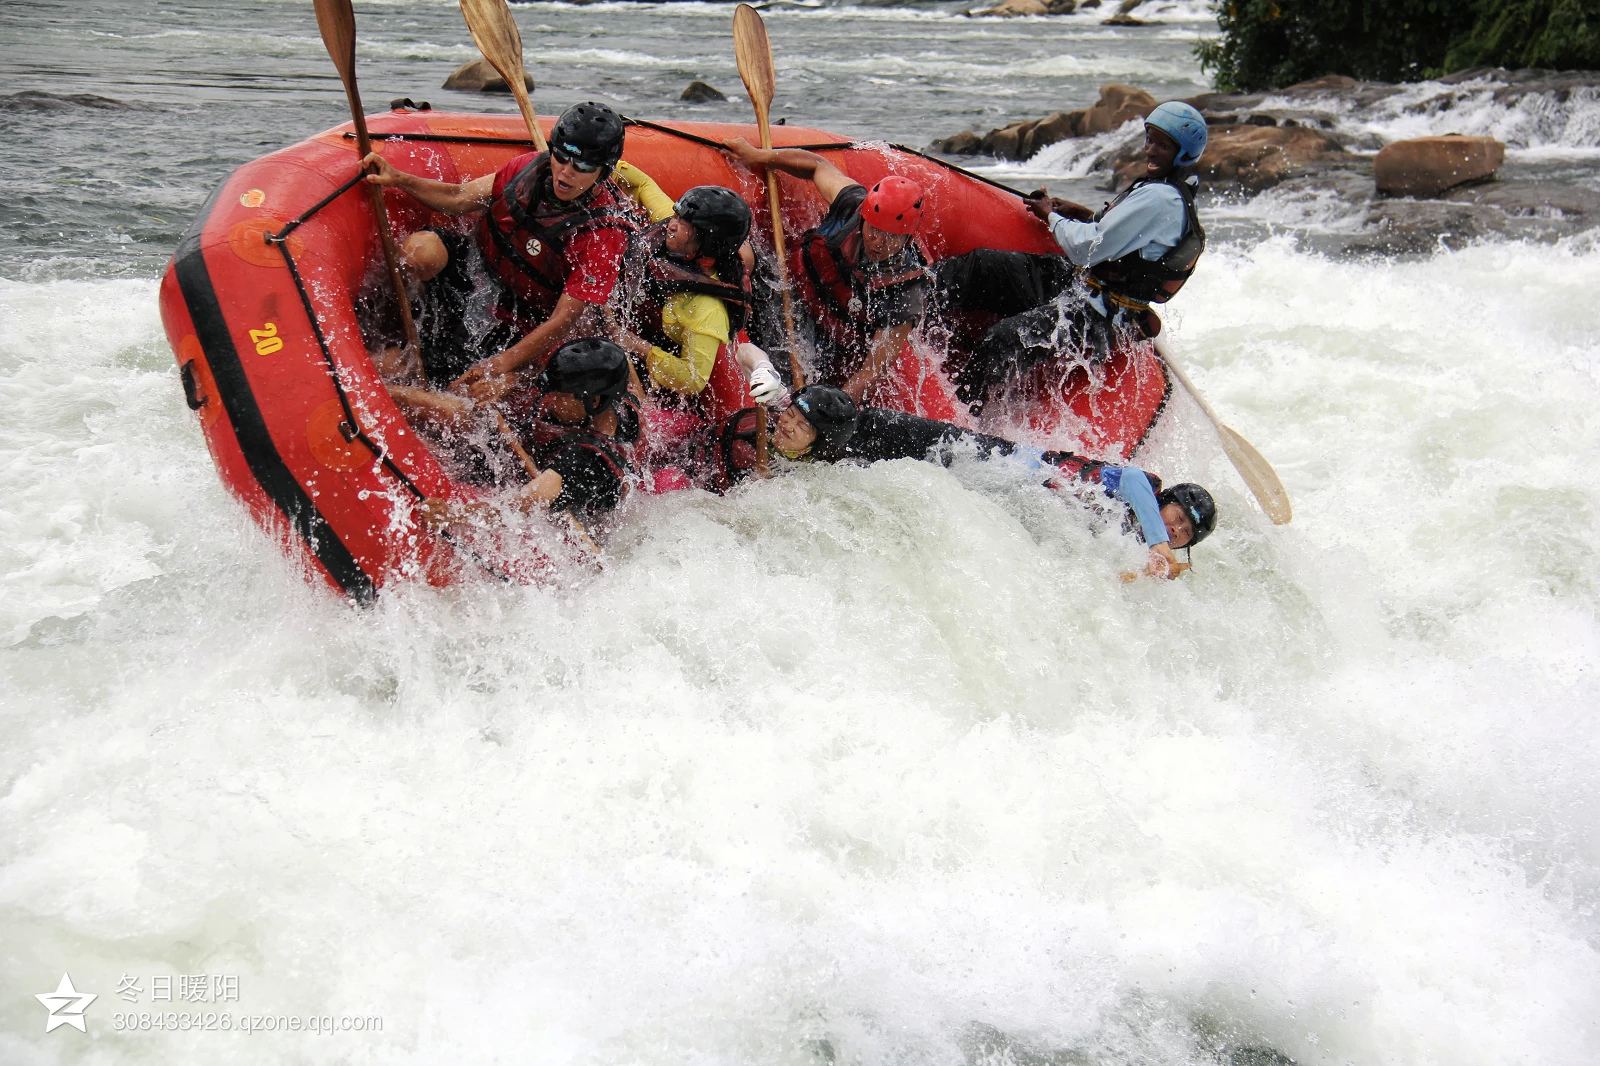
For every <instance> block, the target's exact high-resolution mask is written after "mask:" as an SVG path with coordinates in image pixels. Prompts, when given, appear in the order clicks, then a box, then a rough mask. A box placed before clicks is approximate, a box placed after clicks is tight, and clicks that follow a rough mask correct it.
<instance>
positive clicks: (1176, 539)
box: [686, 385, 1217, 580]
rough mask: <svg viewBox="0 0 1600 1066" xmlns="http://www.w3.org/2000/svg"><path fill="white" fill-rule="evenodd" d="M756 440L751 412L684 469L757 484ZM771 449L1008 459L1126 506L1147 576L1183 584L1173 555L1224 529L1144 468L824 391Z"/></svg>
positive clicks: (724, 484)
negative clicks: (1144, 554) (1144, 550)
mask: <svg viewBox="0 0 1600 1066" xmlns="http://www.w3.org/2000/svg"><path fill="white" fill-rule="evenodd" d="M755 436H756V434H755V411H754V409H753V408H752V409H747V410H744V411H739V412H737V413H736V414H734V415H731V416H730V417H728V418H727V419H725V420H724V421H723V422H722V423H720V424H718V425H712V426H707V427H705V428H704V429H703V430H701V431H700V432H699V433H698V434H697V435H696V436H695V438H694V440H693V442H692V447H691V453H690V456H689V459H688V462H687V463H686V466H687V468H688V473H689V475H690V477H691V479H693V480H694V482H695V483H696V484H698V485H699V486H700V487H702V488H705V489H708V490H710V491H712V492H726V491H727V490H728V489H729V488H730V487H732V486H733V485H734V484H736V483H738V482H739V481H742V480H743V479H745V478H747V477H749V476H750V473H751V472H752V470H753V469H754V468H755ZM772 444H773V447H774V448H776V449H777V451H778V452H779V454H780V455H782V456H783V457H784V458H786V459H789V460H793V461H798V462H807V461H819V460H820V461H838V460H851V459H853V460H858V461H862V462H869V463H870V462H878V461H881V460H888V459H920V460H924V461H929V462H937V463H940V464H941V465H944V466H949V465H950V464H951V463H952V462H953V461H954V460H955V458H956V456H957V455H958V454H961V453H962V452H964V451H965V452H969V453H972V454H975V455H976V456H978V457H979V458H983V459H990V458H994V457H997V456H1004V457H1008V458H1009V460H1010V461H1012V462H1019V463H1022V464H1023V465H1024V467H1025V468H1026V469H1027V470H1028V471H1029V472H1030V473H1040V474H1045V475H1046V476H1047V478H1048V480H1047V481H1046V482H1045V484H1046V485H1048V486H1050V487H1051V488H1054V489H1057V490H1061V489H1068V488H1070V489H1072V490H1073V491H1074V494H1075V495H1077V496H1078V497H1079V498H1080V499H1083V500H1085V502H1088V503H1089V504H1090V505H1091V506H1096V507H1098V506H1099V505H1100V504H1101V503H1102V502H1104V501H1105V499H1106V498H1107V497H1109V498H1110V499H1111V500H1113V501H1115V502H1116V503H1117V504H1120V505H1121V507H1122V508H1123V509H1124V515H1123V523H1122V525H1123V531H1124V532H1127V533H1132V534H1133V535H1134V536H1137V537H1138V538H1139V539H1140V540H1141V541H1142V542H1143V543H1144V544H1145V545H1146V546H1147V547H1148V549H1149V559H1148V560H1147V562H1146V564H1145V573H1147V574H1149V575H1151V576H1153V577H1165V578H1175V577H1177V576H1178V575H1180V574H1182V573H1183V572H1184V571H1185V570H1187V569H1189V563H1188V562H1187V561H1185V562H1179V561H1178V558H1177V556H1175V555H1174V554H1173V552H1174V551H1175V550H1177V549H1180V548H1181V549H1184V550H1185V554H1187V550H1188V549H1190V548H1193V547H1194V546H1195V545H1196V544H1199V543H1200V542H1201V541H1203V540H1205V539H1206V537H1208V536H1210V535H1211V532H1212V530H1213V529H1215V528H1216V524H1217V506H1216V502H1215V501H1214V500H1213V499H1212V498H1211V494H1210V493H1209V492H1207V491H1206V490H1205V489H1204V488H1203V487H1201V486H1199V485H1195V484H1192V483H1185V484H1181V485H1174V486H1173V487H1172V488H1170V489H1163V488H1162V487H1161V480H1160V478H1157V477H1156V476H1155V475H1153V474H1147V473H1146V472H1145V471H1143V470H1141V469H1140V468H1139V467H1136V466H1115V465H1112V464H1110V463H1102V462H1098V461H1096V460H1093V459H1085V458H1083V457H1082V456H1079V455H1074V454H1073V453H1071V452H1063V451H1050V452H1047V451H1040V450H1039V449H1037V448H1029V447H1027V446H1025V445H1020V444H1017V443H1016V442H1015V441H1009V440H1006V439H1004V438H1003V437H996V436H991V435H989V434H985V433H975V432H973V431H971V430H967V429H962V428H961V427H960V426H953V425H951V424H950V423H948V422H936V421H934V420H933V419H930V418H921V417H918V416H917V415H913V414H907V413H906V412H904V411H891V410H888V409H885V408H878V407H866V408H857V407H856V405H855V404H854V403H853V402H852V401H851V399H850V397H849V396H847V395H845V394H844V393H843V392H841V391H840V390H838V389H834V388H830V387H828V386H825V385H809V386H807V387H806V388H803V389H801V390H800V391H799V392H797V393H795V395H794V402H793V403H792V404H790V405H789V406H788V407H787V408H785V409H784V410H783V411H782V412H781V413H780V414H779V415H778V417H777V419H776V422H775V426H774V430H773V434H772ZM1094 490H1098V491H1097V492H1096V491H1094ZM1097 497H1098V498H1097ZM1133 576H1136V575H1131V574H1126V575H1124V579H1125V580H1126V579H1129V578H1131V577H1133Z"/></svg>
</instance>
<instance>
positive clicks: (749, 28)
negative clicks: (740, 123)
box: [733, 4, 778, 125]
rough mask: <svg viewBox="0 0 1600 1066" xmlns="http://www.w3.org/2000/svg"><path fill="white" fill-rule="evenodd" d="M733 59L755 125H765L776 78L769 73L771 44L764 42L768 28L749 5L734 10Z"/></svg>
mask: <svg viewBox="0 0 1600 1066" xmlns="http://www.w3.org/2000/svg"><path fill="white" fill-rule="evenodd" d="M733 56H734V59H735V60H736V61H737V62H738V64H739V77H740V78H741V79H743V81H744V88H745V92H747V93H749V94H750V102H751V103H752V104H754V105H755V109H756V121H757V122H758V123H760V124H761V125H766V121H767V113H768V111H769V110H770V109H771V107H772V96H773V94H774V93H775V92H777V85H778V78H777V74H776V73H775V72H774V71H773V69H772V42H770V41H768V40H767V24H766V23H764V22H762V21H761V15H760V13H759V12H757V11H756V9H755V8H753V7H751V6H750V5H749V4H740V5H739V6H738V7H736V8H734V10H733Z"/></svg>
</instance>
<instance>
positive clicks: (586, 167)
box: [550, 145, 601, 174]
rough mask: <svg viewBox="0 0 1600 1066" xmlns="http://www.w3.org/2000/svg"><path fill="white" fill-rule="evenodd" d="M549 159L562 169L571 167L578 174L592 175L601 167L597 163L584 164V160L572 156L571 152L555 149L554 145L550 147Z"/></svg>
mask: <svg viewBox="0 0 1600 1066" xmlns="http://www.w3.org/2000/svg"><path fill="white" fill-rule="evenodd" d="M550 158H551V159H554V160H555V161H556V162H557V163H560V164H561V165H562V166H564V167H571V168H572V169H573V170H576V171H577V172H578V173H579V174H593V173H594V172H595V171H597V170H599V169H600V166H601V164H599V163H588V162H585V161H584V160H582V159H579V158H578V157H577V156H575V155H573V154H572V153H571V152H567V151H564V150H562V149H560V148H557V147H556V146H555V145H551V146H550Z"/></svg>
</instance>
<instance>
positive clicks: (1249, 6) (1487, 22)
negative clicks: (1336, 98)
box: [1195, 0, 1600, 91]
mask: <svg viewBox="0 0 1600 1066" xmlns="http://www.w3.org/2000/svg"><path fill="white" fill-rule="evenodd" d="M1215 7H1216V11H1217V21H1218V23H1219V24H1220V25H1221V27H1222V36H1221V37H1219V38H1215V39H1212V40H1209V41H1202V42H1201V43H1200V44H1199V45H1197V46H1196V47H1195V52H1196V54H1197V55H1199V57H1200V62H1201V65H1202V67H1203V68H1204V69H1206V70H1209V71H1212V72H1213V77H1214V80H1215V82H1216V86H1217V88H1218V89H1222V90H1225V91H1226V90H1233V91H1251V90H1256V89H1275V88H1282V87H1283V86H1285V85H1292V84H1294V83H1295V82H1299V81H1306V80H1308V79H1311V78H1318V77H1321V76H1323V75H1325V74H1348V75H1350V76H1351V77H1355V78H1362V79H1366V80H1372V81H1416V80H1418V79H1419V78H1427V77H1436V76H1438V75H1440V74H1445V73H1449V72H1450V71H1453V70H1462V69H1465V68H1467V67H1473V66H1505V67H1552V68H1555V69H1558V70H1559V69H1567V70H1570V69H1589V70H1592V69H1600V0H1475V2H1462V0H1215Z"/></svg>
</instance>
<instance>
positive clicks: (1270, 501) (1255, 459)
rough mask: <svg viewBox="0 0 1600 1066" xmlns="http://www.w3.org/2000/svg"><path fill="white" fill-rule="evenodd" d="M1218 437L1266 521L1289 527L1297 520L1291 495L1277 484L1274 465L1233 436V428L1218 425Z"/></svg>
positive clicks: (1280, 482)
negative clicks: (1290, 501)
mask: <svg viewBox="0 0 1600 1066" xmlns="http://www.w3.org/2000/svg"><path fill="white" fill-rule="evenodd" d="M1217 436H1218V437H1221V438H1222V450H1223V451H1224V452H1226V453H1227V455H1228V459H1229V461H1230V462H1232V463H1233V468H1234V469H1235V470H1237V471H1239V476H1240V477H1241V478H1243V479H1244V483H1245V485H1246V486H1247V487H1248V488H1249V489H1250V492H1251V494H1252V495H1254V496H1255V498H1256V501H1257V502H1258V503H1260V504H1261V509H1262V510H1263V511H1265V512H1267V517H1268V518H1270V519H1272V524H1273V525H1275V526H1282V525H1287V524H1288V523H1289V520H1290V519H1291V518H1293V517H1294V508H1293V507H1292V506H1290V504H1289V494H1288V492H1286V491H1284V488H1283V482H1282V481H1279V480H1278V472H1277V471H1276V470H1274V469H1272V464H1271V463H1269V462H1267V461H1266V459H1264V458H1262V456H1261V453H1260V452H1258V451H1256V450H1255V447H1254V446H1253V445H1251V443H1250V442H1249V441H1247V440H1245V439H1244V438H1243V437H1241V436H1239V434H1238V433H1236V432H1234V431H1233V429H1232V427H1230V426H1224V425H1220V424H1219V425H1218V426H1217Z"/></svg>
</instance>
